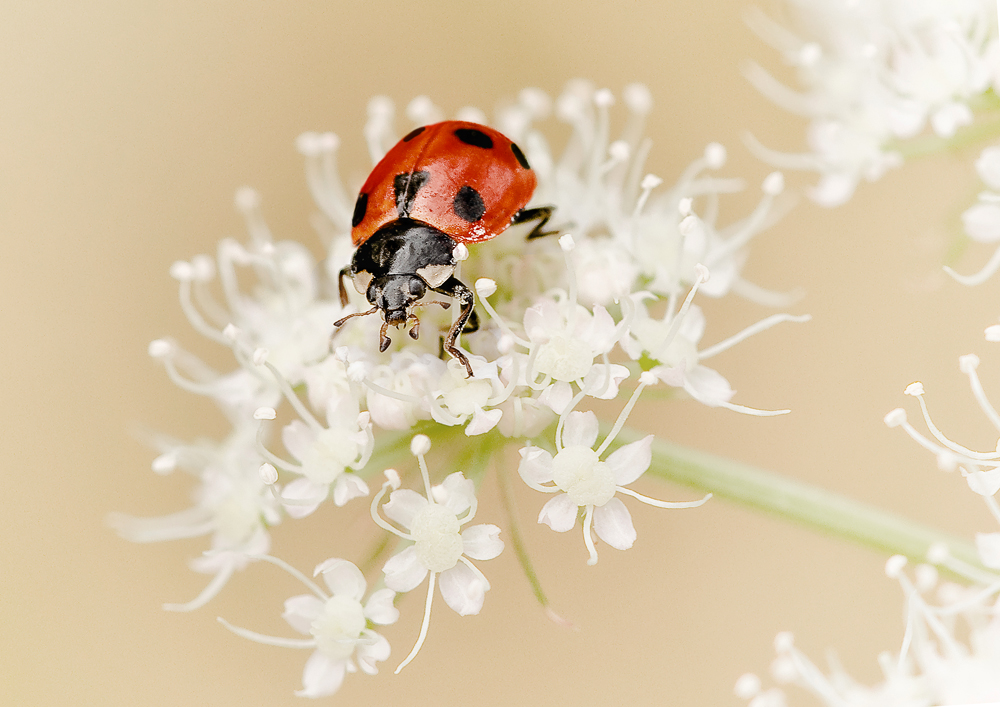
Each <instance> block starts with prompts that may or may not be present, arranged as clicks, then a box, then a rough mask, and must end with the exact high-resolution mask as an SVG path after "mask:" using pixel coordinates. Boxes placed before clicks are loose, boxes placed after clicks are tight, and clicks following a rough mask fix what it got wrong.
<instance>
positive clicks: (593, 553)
mask: <svg viewBox="0 0 1000 707" xmlns="http://www.w3.org/2000/svg"><path fill="white" fill-rule="evenodd" d="M593 523H594V507H593V506H592V505H590V504H588V505H587V510H586V511H585V512H584V516H583V544H584V545H586V546H587V552H589V553H590V558H589V559H588V560H587V564H588V565H590V566H594V565H596V564H597V548H596V547H594V538H593V536H592V535H591V532H590V527H591V525H593Z"/></svg>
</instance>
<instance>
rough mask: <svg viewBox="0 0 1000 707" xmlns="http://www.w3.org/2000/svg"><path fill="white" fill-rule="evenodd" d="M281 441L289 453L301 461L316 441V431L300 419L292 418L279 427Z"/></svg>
mask: <svg viewBox="0 0 1000 707" xmlns="http://www.w3.org/2000/svg"><path fill="white" fill-rule="evenodd" d="M281 441H282V442H283V443H284V445H285V449H287V450H288V452H289V454H291V455H292V456H293V457H295V458H296V459H298V460H299V461H302V460H303V459H304V458H305V457H306V455H307V454H308V452H309V450H310V449H311V448H312V446H313V443H314V442H315V441H316V433H315V432H314V431H313V430H312V428H310V427H309V425H307V424H306V423H304V422H303V421H302V420H292V421H291V422H289V423H288V424H287V425H285V426H284V427H283V428H282V429H281Z"/></svg>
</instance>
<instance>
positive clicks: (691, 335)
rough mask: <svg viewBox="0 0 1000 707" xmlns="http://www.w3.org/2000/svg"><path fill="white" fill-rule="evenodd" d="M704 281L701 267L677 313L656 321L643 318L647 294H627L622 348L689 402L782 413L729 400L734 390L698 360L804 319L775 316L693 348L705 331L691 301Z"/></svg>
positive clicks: (752, 412)
mask: <svg viewBox="0 0 1000 707" xmlns="http://www.w3.org/2000/svg"><path fill="white" fill-rule="evenodd" d="M706 281H710V280H709V279H708V271H707V269H705V268H702V269H701V275H700V276H699V278H698V279H697V280H695V283H694V286H693V287H692V288H691V291H690V292H689V293H688V296H687V298H686V299H685V301H684V303H683V304H682V305H681V307H680V309H679V310H678V311H677V312H673V311H672V310H669V309H668V310H667V311H666V312H665V314H664V316H663V319H659V320H657V319H653V318H652V317H650V316H649V313H648V309H647V307H646V301H647V300H649V299H653V298H652V297H651V296H650V295H649V294H648V293H645V292H639V293H636V294H634V295H632V298H631V299H632V305H633V307H634V308H635V314H634V316H633V317H632V320H631V322H630V323H629V327H628V332H627V335H626V336H625V337H624V338H623V339H622V341H621V344H622V348H623V349H624V350H625V352H626V353H627V354H628V355H629V357H630V358H632V359H633V360H640V359H643V358H646V359H648V360H650V361H653V362H655V363H656V365H655V366H653V367H652V368H651V369H650V373H652V374H653V375H654V376H656V377H657V378H658V379H659V380H660V381H662V382H664V383H666V384H667V385H670V386H674V387H677V388H683V389H684V390H685V391H686V392H687V393H688V395H690V396H691V397H692V398H694V399H695V400H697V401H698V402H700V403H703V404H705V405H708V406H710V407H724V408H727V409H729V410H733V411H736V412H741V413H745V414H749V415H757V416H767V415H781V414H785V413H787V412H788V410H758V409H756V408H750V407H746V406H744V405H735V404H733V403H731V402H729V401H730V399H731V398H732V397H733V395H735V393H736V391H734V390H733V389H732V387H731V386H730V385H729V381H727V380H726V379H725V378H724V377H723V376H722V375H721V374H720V373H718V372H717V371H715V370H713V369H711V368H708V367H707V366H704V365H702V364H701V362H702V361H703V360H705V359H708V358H710V357H712V356H714V355H716V354H718V353H721V352H722V351H725V350H727V349H729V348H731V347H733V346H735V345H736V344H738V343H739V342H741V341H743V340H744V339H746V338H748V337H750V336H753V335H754V334H756V333H759V332H761V331H764V330H765V329H769V328H770V327H772V326H774V325H775V324H778V323H781V322H806V321H809V316H808V315H806V316H793V315H790V314H775V315H772V316H770V317H767V318H765V319H763V320H761V321H759V322H757V323H756V324H753V325H751V326H749V327H747V328H746V329H744V330H743V331H741V332H739V333H738V334H736V335H735V336H731V337H730V338H728V339H726V340H724V341H721V342H719V343H718V344H715V345H714V346H711V347H707V348H705V349H701V350H699V348H698V344H699V342H700V340H701V337H702V335H703V334H704V333H705V316H704V314H702V311H701V308H699V307H698V306H697V305H695V304H692V300H693V298H694V295H695V293H696V292H698V291H699V288H700V286H701V284H702V283H703V282H706Z"/></svg>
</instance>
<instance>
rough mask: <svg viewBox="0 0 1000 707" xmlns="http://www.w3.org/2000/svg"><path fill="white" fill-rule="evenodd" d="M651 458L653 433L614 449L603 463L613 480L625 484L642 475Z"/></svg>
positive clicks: (621, 484) (620, 484)
mask: <svg viewBox="0 0 1000 707" xmlns="http://www.w3.org/2000/svg"><path fill="white" fill-rule="evenodd" d="M652 460H653V435H648V436H646V437H643V438H642V439H640V440H638V441H637V442H630V443H628V444H626V445H624V446H623V447H620V448H618V449H616V450H615V451H614V452H612V453H611V454H609V455H608V458H607V459H605V460H604V463H605V464H607V465H608V468H609V469H611V473H612V474H614V475H615V482H616V483H617V484H618V485H619V486H625V485H626V484H630V483H632V482H633V481H635V480H636V479H638V478H639V477H640V476H642V475H643V473H644V472H645V471H646V469H648V468H649V464H650V462H651V461H652Z"/></svg>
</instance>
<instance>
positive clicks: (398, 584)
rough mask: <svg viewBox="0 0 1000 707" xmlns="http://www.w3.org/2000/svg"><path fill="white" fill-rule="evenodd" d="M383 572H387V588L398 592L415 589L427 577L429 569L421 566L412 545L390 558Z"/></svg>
mask: <svg viewBox="0 0 1000 707" xmlns="http://www.w3.org/2000/svg"><path fill="white" fill-rule="evenodd" d="M382 571H383V572H385V586H387V587H389V589H392V590H393V591H397V592H408V591H410V590H411V589H414V588H415V587H416V586H417V585H418V584H420V583H421V582H423V581H424V577H426V576H427V568H426V567H424V566H423V565H422V564H420V561H419V560H418V559H417V550H416V548H415V547H413V546H412V545H411V546H410V547H408V548H406V549H405V550H403V551H402V552H400V553H399V554H398V555H393V556H392V557H390V558H389V561H388V562H386V563H385V567H383V568H382Z"/></svg>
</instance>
